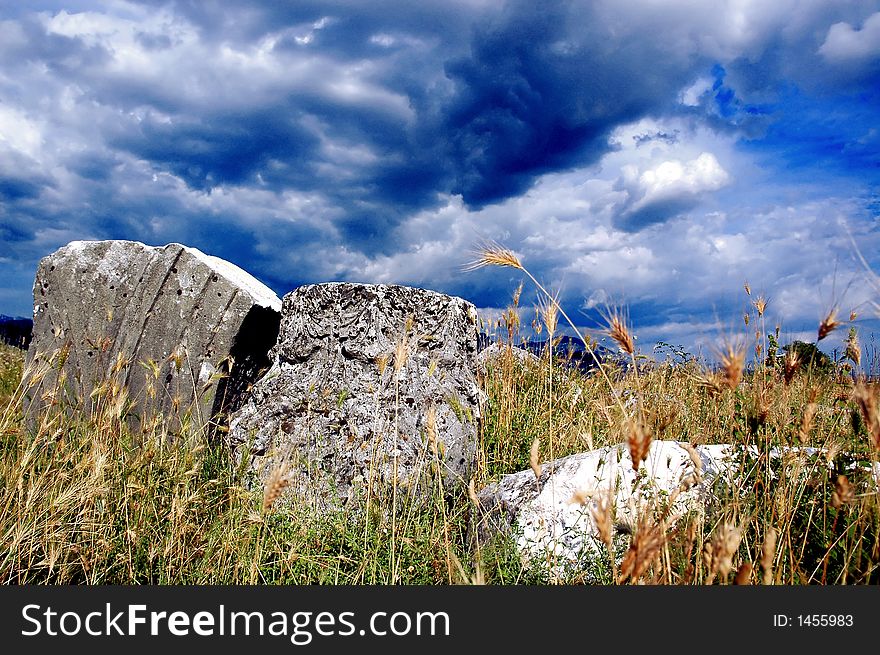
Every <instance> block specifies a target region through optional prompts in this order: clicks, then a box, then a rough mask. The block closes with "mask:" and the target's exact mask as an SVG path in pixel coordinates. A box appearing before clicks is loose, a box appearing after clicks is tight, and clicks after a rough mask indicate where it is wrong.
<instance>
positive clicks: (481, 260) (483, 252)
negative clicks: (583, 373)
mask: <svg viewBox="0 0 880 655" xmlns="http://www.w3.org/2000/svg"><path fill="white" fill-rule="evenodd" d="M486 266H503V267H509V268H515V269H517V270H520V271H522V272H523V273H525V274H526V276H527V277H528V278H529V280H531V282H532V284H534V285H535V287H536V288H537V289H538V290H539V291H540V292H541V293H542V294H544V296H545V297H546V298H549V299H550V301H551V302H552V303H553V304H555V305H556V307H557V309H558V310H559V313H560V314H561V315H562V317H563V318H564V319H565V321H566V322H567V323H568V324H569V326H571V329H572V330H574V333H575V334H577V335H578V337H579V338H580V339H581V341H583V343H584V346H585V347H586V350H587V352H588V353H589V355H590V356H591V357H592V358H593V359H595V360H596V361H599V359H598V357H597V356H596V352H595V350H594V349H593V347H592V345H591V344H590V340H589V339H587V338H584V336H583V335H582V334H581V332H580V330H578V329H577V327H576V326H575V324H574V321H572V320H571V318H570V317H569V316H568V314H566V312H565V310H564V309H563V308H562V305H560V304H559V302H558V301H557V300H556V298H555V296H554V295H553V294H551V293H550V292H549V291H547V289H546V288H544V285H543V284H541V283H540V282H538V280H537V278H535V276H534V275H532V273H531V271H529V270H528V269H527V268H526V267H525V266H523V264H522V262H521V261H520V259H519V257H518V256H517V255H516V253H515V252H513V251H512V250H510V249H509V248H505V247H503V246H501V245H500V244H497V243H494V242H489V243H486V244H484V245H483V246H481V247H480V248H479V250H478V251H477V258H476V259H475V260H474V261H472V262H470V263H469V264H466V265H465V267H464V270H465V271H474V270H478V269H480V268H484V267H486ZM599 373H600V375H601V376H602V378H603V379H604V381H605V383H606V384H607V385H608V389H609V390H610V391H611V394H612V395H613V397H614V400H615V402H616V403H617V405H618V407H619V408H620V411H621V414H623V415H625V414H626V409H625V407H624V406H623V401H622V400H621V399H620V395H619V394H618V393H617V391H616V389H615V388H614V384H613V383H612V382H611V378H609V377H608V373H607V372H606V371H605V368H604V367H603V366H600V367H599Z"/></svg>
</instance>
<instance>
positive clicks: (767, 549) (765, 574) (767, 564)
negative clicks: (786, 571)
mask: <svg viewBox="0 0 880 655" xmlns="http://www.w3.org/2000/svg"><path fill="white" fill-rule="evenodd" d="M775 557H776V529H775V528H773V527H770V528H767V532H766V533H765V534H764V543H763V545H762V546H761V571H762V577H761V581H762V583H763V584H765V585H771V584H773V560H774V558H775Z"/></svg>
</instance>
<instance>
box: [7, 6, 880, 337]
mask: <svg viewBox="0 0 880 655" xmlns="http://www.w3.org/2000/svg"><path fill="white" fill-rule="evenodd" d="M878 185H880V0H858V1H846V0H841V1H832V0H825V1H817V0H775V1H774V2H766V1H764V0H755V1H751V0H719V1H717V2H711V1H708V0H706V1H696V0H663V1H661V0H595V1H590V2H578V1H571V2H556V1H553V0H549V1H547V2H540V3H536V2H530V1H523V2H520V1H509V2H501V1H495V0H420V1H419V2H411V1H410V0H399V1H388V2H383V1H379V0H377V1H373V2H351V1H346V0H327V1H321V2H315V1H309V0H304V1H298V2H285V1H281V0H275V1H268V2H254V1H253V0H248V1H247V2H244V1H238V0H225V1H223V2H220V1H211V0H206V1H196V0H178V1H176V2H160V1H154V0H142V1H131V2H129V1H122V0H111V1H108V2H89V1H82V2H74V1H67V2H49V1H42V0H32V1H30V2H26V3H22V2H17V1H16V2H11V1H8V0H0V270H2V274H0V313H3V314H8V315H22V316H29V315H30V314H31V312H32V304H33V296H32V287H33V279H34V275H35V272H36V267H37V264H38V262H39V260H40V259H41V258H42V257H45V256H46V255H48V254H50V253H51V252H53V251H54V250H56V249H57V248H59V247H61V246H63V245H64V244H66V243H68V242H69V241H72V240H77V239H132V240H137V241H143V242H145V243H148V244H152V245H163V244H166V243H171V242H178V243H184V244H186V245H189V246H193V247H196V248H199V249H200V250H202V251H204V252H206V253H208V254H211V255H216V256H218V257H222V258H224V259H227V260H229V261H231V262H233V263H235V264H237V265H239V266H240V267H242V268H244V269H245V270H247V271H249V272H250V273H251V274H252V275H254V276H255V277H256V278H258V279H260V280H261V281H263V282H264V283H266V284H267V285H268V286H270V287H271V288H272V289H274V290H275V292H276V293H278V295H279V296H283V295H284V294H285V293H288V292H289V291H291V290H293V289H294V288H296V287H297V286H299V285H302V284H309V283H316V282H328V281H351V282H366V283H388V284H406V285H411V286H419V287H425V288H430V289H435V290H437V291H442V292H444V293H449V294H453V295H458V296H461V297H463V298H466V299H467V300H470V301H471V302H473V303H474V304H475V305H476V306H477V308H478V309H479V310H480V312H481V315H482V316H483V317H484V318H485V320H486V321H487V324H488V325H491V324H492V322H493V321H494V320H495V319H496V318H497V316H498V315H499V313H500V311H501V309H503V308H504V307H506V306H507V305H508V303H509V302H510V301H511V297H512V296H513V294H514V292H515V291H516V288H517V286H518V285H519V283H520V282H521V281H523V279H524V276H523V274H522V272H520V271H517V270H514V269H502V268H483V269H478V270H474V271H466V270H465V265H466V264H467V263H468V262H471V261H473V260H474V258H475V255H474V252H475V250H477V249H478V248H479V247H480V246H481V244H486V243H493V242H494V243H498V244H501V245H503V246H504V247H506V248H509V249H511V250H513V251H514V252H515V253H516V254H517V256H518V257H519V259H520V261H521V262H522V263H523V265H524V266H525V267H526V268H527V269H528V270H529V272H531V273H532V274H533V275H534V276H535V277H536V278H537V279H538V280H539V281H540V282H541V283H542V284H543V285H544V286H545V287H546V288H548V289H549V290H552V292H553V293H556V294H558V297H559V300H560V303H561V305H562V307H563V308H564V309H565V310H566V313H567V314H568V315H569V316H570V317H571V318H572V320H573V321H574V322H575V323H576V324H577V325H578V326H579V327H583V328H586V329H589V330H591V332H590V333H591V334H592V335H593V336H595V337H598V338H601V336H602V335H601V334H600V332H598V330H600V328H601V324H602V318H601V316H602V314H603V313H604V314H607V312H608V311H609V310H610V309H614V308H622V309H624V310H625V312H626V314H627V315H628V317H629V320H630V323H631V326H632V331H633V332H634V334H635V335H636V337H637V344H638V345H639V347H640V349H641V350H642V351H643V352H645V353H646V354H651V352H652V349H653V346H654V344H656V343H657V342H658V341H663V342H667V343H671V344H676V345H683V346H684V347H685V348H686V349H688V350H689V351H691V352H695V353H696V352H700V353H703V352H706V353H710V352H711V351H712V350H713V349H715V350H717V349H718V348H719V347H720V346H721V343H722V342H723V341H725V340H737V339H739V338H740V335H742V338H744V339H747V338H753V334H752V332H751V331H752V330H753V329H754V328H755V325H756V324H755V323H754V322H752V323H751V324H750V326H748V327H746V326H745V325H744V320H743V313H744V312H746V311H749V309H750V304H749V303H750V301H754V300H756V299H757V297H759V296H763V297H764V298H766V299H767V309H766V312H765V315H764V324H763V325H764V327H765V329H766V331H768V332H769V331H772V330H773V329H774V328H775V327H776V326H777V325H778V326H779V327H780V334H781V336H782V338H783V341H784V342H785V341H790V340H793V339H803V340H807V341H815V340H816V328H817V326H818V323H819V321H820V320H821V319H822V318H823V316H824V315H825V314H827V313H828V312H829V311H831V310H832V309H837V311H838V317H839V318H841V319H842V320H844V321H846V319H848V318H849V316H850V312H851V311H855V312H856V314H857V318H856V321H855V323H854V324H855V325H856V326H857V327H858V328H859V330H860V332H861V336H862V340H863V343H865V344H866V345H870V343H871V342H870V339H871V335H872V334H873V333H875V332H876V333H878V335H880V321H878V320H877V308H876V305H875V304H874V303H876V302H877V301H880V285H877V278H876V277H872V274H871V273H870V272H869V271H870V270H873V271H875V272H880V256H878V254H877V253H878V252H880V248H878V246H880V221H878V216H880V196H878V188H880V186H878ZM860 257H861V258H864V260H865V262H866V263H867V265H868V268H867V269H866V267H865V265H864V264H863V263H862V261H861V259H860ZM746 284H748V285H749V287H750V289H751V292H752V296H751V297H749V296H747V295H746V293H745V288H744V287H745V285H746ZM535 302H536V295H535V290H534V288H533V286H531V285H530V284H529V283H528V280H526V286H525V287H524V291H523V296H522V299H521V305H522V306H523V308H524V309H523V323H524V325H525V326H526V327H528V325H529V324H530V322H531V319H532V318H533V317H534V310H533V307H534V304H535ZM752 313H754V309H752ZM847 328H848V324H847V325H845V326H844V327H842V328H841V329H839V330H838V331H837V332H835V333H833V334H832V335H831V336H830V337H828V338H827V339H825V340H824V341H823V342H821V344H820V345H821V346H822V347H823V349H826V350H827V351H829V352H830V351H831V349H833V348H839V347H840V343H841V340H842V339H843V338H845V336H846V330H847ZM749 335H752V336H749Z"/></svg>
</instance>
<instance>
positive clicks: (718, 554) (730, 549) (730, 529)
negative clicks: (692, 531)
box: [709, 523, 742, 581]
mask: <svg viewBox="0 0 880 655" xmlns="http://www.w3.org/2000/svg"><path fill="white" fill-rule="evenodd" d="M740 541H742V528H739V527H737V526H735V525H733V524H731V523H723V524H721V525H720V526H718V528H717V530H716V533H715V537H714V538H713V539H712V541H711V542H710V544H709V545H710V546H711V547H710V549H709V552H710V558H709V559H710V565H709V572H710V579H712V578H714V577H715V576H716V575H717V576H718V577H719V578H721V580H722V581H725V580H726V579H727V576H728V574H729V573H730V569H731V568H733V556H734V554H735V553H736V550H737V548H739V544H740Z"/></svg>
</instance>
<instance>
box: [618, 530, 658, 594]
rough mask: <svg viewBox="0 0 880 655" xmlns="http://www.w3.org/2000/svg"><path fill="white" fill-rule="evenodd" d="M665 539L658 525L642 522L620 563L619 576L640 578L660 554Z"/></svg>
mask: <svg viewBox="0 0 880 655" xmlns="http://www.w3.org/2000/svg"><path fill="white" fill-rule="evenodd" d="M665 542H666V540H665V531H664V530H663V529H662V528H661V526H660V525H657V524H654V523H642V524H641V525H640V526H639V528H638V530H637V531H636V533H635V534H634V535H633V539H632V543H630V546H629V550H627V552H626V555H625V556H624V558H623V561H622V562H621V564H620V578H619V581H620V582H623V581H625V580H626V579H627V578H629V579H630V580H631V581H636V580H638V579H639V578H641V577H642V576H643V575H644V574H645V572H646V571H647V570H648V568H649V567H650V566H651V564H653V563H654V561H655V560H656V559H657V558H658V557H659V556H660V551H661V550H662V549H663V545H664V543H665Z"/></svg>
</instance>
